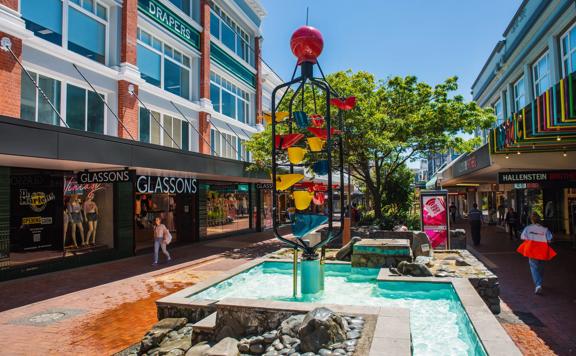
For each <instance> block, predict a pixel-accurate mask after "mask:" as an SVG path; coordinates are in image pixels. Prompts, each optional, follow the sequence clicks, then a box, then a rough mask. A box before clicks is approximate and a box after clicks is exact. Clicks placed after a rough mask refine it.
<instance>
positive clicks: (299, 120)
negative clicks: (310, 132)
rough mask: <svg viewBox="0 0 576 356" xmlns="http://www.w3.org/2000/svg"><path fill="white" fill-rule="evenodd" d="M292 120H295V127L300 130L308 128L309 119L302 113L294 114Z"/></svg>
mask: <svg viewBox="0 0 576 356" xmlns="http://www.w3.org/2000/svg"><path fill="white" fill-rule="evenodd" d="M294 119H295V120H296V126H298V127H299V128H301V129H306V128H308V126H310V118H309V117H308V115H306V113H305V112H304V111H296V112H294Z"/></svg>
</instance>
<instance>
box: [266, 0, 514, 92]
mask: <svg viewBox="0 0 576 356" xmlns="http://www.w3.org/2000/svg"><path fill="white" fill-rule="evenodd" d="M261 1H262V4H263V6H264V7H265V9H266V11H267V13H268V15H267V16H266V18H265V19H264V21H263V33H264V49H263V52H264V55H263V57H264V60H265V61H266V62H267V63H268V64H269V65H270V66H272V68H273V69H274V70H275V71H276V72H277V73H278V74H279V75H280V76H281V77H282V78H283V79H287V78H289V77H290V75H291V74H292V71H293V69H294V65H295V59H294V56H293V55H292V53H291V52H290V46H289V40H290V36H291V34H292V32H293V31H294V30H295V29H296V28H298V27H299V26H301V25H303V24H305V21H306V7H307V6H308V7H309V8H310V23H309V24H310V25H311V26H314V27H317V28H318V29H319V30H320V31H321V32H322V34H323V35H324V42H325V43H324V52H323V54H322V56H321V57H320V63H321V64H322V67H323V69H324V72H325V73H326V74H327V73H330V72H333V71H337V70H345V69H352V70H354V71H357V70H365V71H368V72H372V73H374V74H375V75H376V76H377V77H378V78H381V79H385V78H386V77H388V76H394V75H409V74H410V75H416V76H417V77H418V78H419V79H420V80H423V81H426V82H428V83H430V84H435V83H439V82H441V81H442V80H444V79H445V78H447V77H449V76H452V75H457V76H458V77H459V78H460V80H459V83H460V89H459V94H462V95H464V97H465V98H466V99H471V95H470V87H471V85H472V83H473V82H474V80H475V79H476V76H477V75H478V73H479V72H480V69H481V68H482V66H483V65H484V63H485V61H486V60H487V58H488V56H489V55H490V52H491V51H492V49H493V48H494V46H495V45H496V43H497V42H498V41H499V40H500V39H501V38H502V33H503V32H504V30H505V29H506V26H507V25H508V23H509V21H510V20H511V19H512V16H514V13H515V12H516V10H517V9H518V7H519V6H520V4H521V2H522V1H521V0H432V1H431V0H402V1H397V0H355V1H347V0H290V1H284V0H261Z"/></svg>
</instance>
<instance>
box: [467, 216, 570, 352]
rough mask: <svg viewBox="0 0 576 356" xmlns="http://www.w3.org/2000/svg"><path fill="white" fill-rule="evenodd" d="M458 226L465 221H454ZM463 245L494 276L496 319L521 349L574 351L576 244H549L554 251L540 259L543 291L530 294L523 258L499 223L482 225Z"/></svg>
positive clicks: (529, 283) (530, 285)
mask: <svg viewBox="0 0 576 356" xmlns="http://www.w3.org/2000/svg"><path fill="white" fill-rule="evenodd" d="M459 227H464V228H466V226H463V225H460V226H459ZM471 245H472V242H471V239H470V236H469V237H468V249H469V250H470V251H471V252H472V253H474V254H475V255H476V256H477V257H479V259H480V260H481V261H483V262H484V263H485V264H486V265H487V266H488V267H489V268H490V269H491V270H492V271H493V272H494V273H496V275H498V277H499V280H500V297H501V299H502V302H503V308H502V309H503V311H502V313H501V315H500V316H499V320H500V322H501V323H502V325H503V326H504V328H505V329H506V331H507V332H508V333H509V334H510V336H511V337H512V339H513V340H514V342H515V343H516V344H517V345H518V346H519V348H520V349H521V350H522V351H523V353H524V354H526V355H535V356H536V355H538V356H541V355H553V354H558V355H576V283H575V282H576V250H574V249H573V248H572V247H571V246H570V245H569V244H568V243H560V244H554V245H553V248H554V249H555V250H556V252H558V256H557V257H556V258H555V259H553V260H552V261H549V262H547V263H546V265H545V271H544V295H543V296H537V295H534V285H533V283H532V279H531V276H530V269H529V267H528V261H527V259H526V258H524V257H523V256H521V255H520V254H518V253H517V252H516V251H515V250H516V248H517V247H518V245H519V242H516V241H511V240H510V239H509V237H508V235H507V233H506V232H505V230H504V229H503V228H501V227H497V226H484V228H483V230H482V242H481V244H480V246H478V247H472V246H471Z"/></svg>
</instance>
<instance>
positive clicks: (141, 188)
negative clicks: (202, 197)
mask: <svg viewBox="0 0 576 356" xmlns="http://www.w3.org/2000/svg"><path fill="white" fill-rule="evenodd" d="M198 184H199V183H198V181H197V180H196V178H191V177H169V176H162V177H159V176H150V175H137V176H136V177H135V180H134V187H135V189H134V222H135V224H134V246H135V251H136V252H138V251H141V250H145V249H149V248H151V247H152V246H153V245H154V221H155V219H156V218H159V219H160V222H161V223H162V224H164V225H165V226H166V227H167V228H168V230H169V231H170V234H171V235H172V243H184V242H193V241H197V240H198V216H197V214H198Z"/></svg>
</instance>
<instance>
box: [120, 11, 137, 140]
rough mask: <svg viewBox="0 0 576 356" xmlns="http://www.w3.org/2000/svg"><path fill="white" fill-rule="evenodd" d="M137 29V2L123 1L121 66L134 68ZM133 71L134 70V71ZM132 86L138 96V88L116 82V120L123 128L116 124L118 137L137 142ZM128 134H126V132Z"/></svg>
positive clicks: (134, 101) (125, 82) (135, 101)
mask: <svg viewBox="0 0 576 356" xmlns="http://www.w3.org/2000/svg"><path fill="white" fill-rule="evenodd" d="M137 28H138V0H124V2H123V4H122V33H121V36H122V37H121V38H122V41H121V46H120V61H121V65H122V66H128V67H133V68H135V66H136V30H137ZM134 71H135V70H134ZM130 84H132V85H134V92H135V93H136V95H138V86H137V85H135V84H133V83H131V82H129V81H127V80H125V79H122V80H119V81H118V118H119V119H120V121H121V122H122V123H123V124H124V126H125V127H126V128H124V127H122V125H121V124H120V123H118V137H122V138H131V137H130V135H132V137H133V138H134V139H135V140H138V133H139V130H138V128H139V125H138V111H139V106H138V100H137V99H136V97H135V96H132V95H130V93H129V92H128V87H129V86H130ZM127 131H129V132H130V134H128V132H127Z"/></svg>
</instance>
